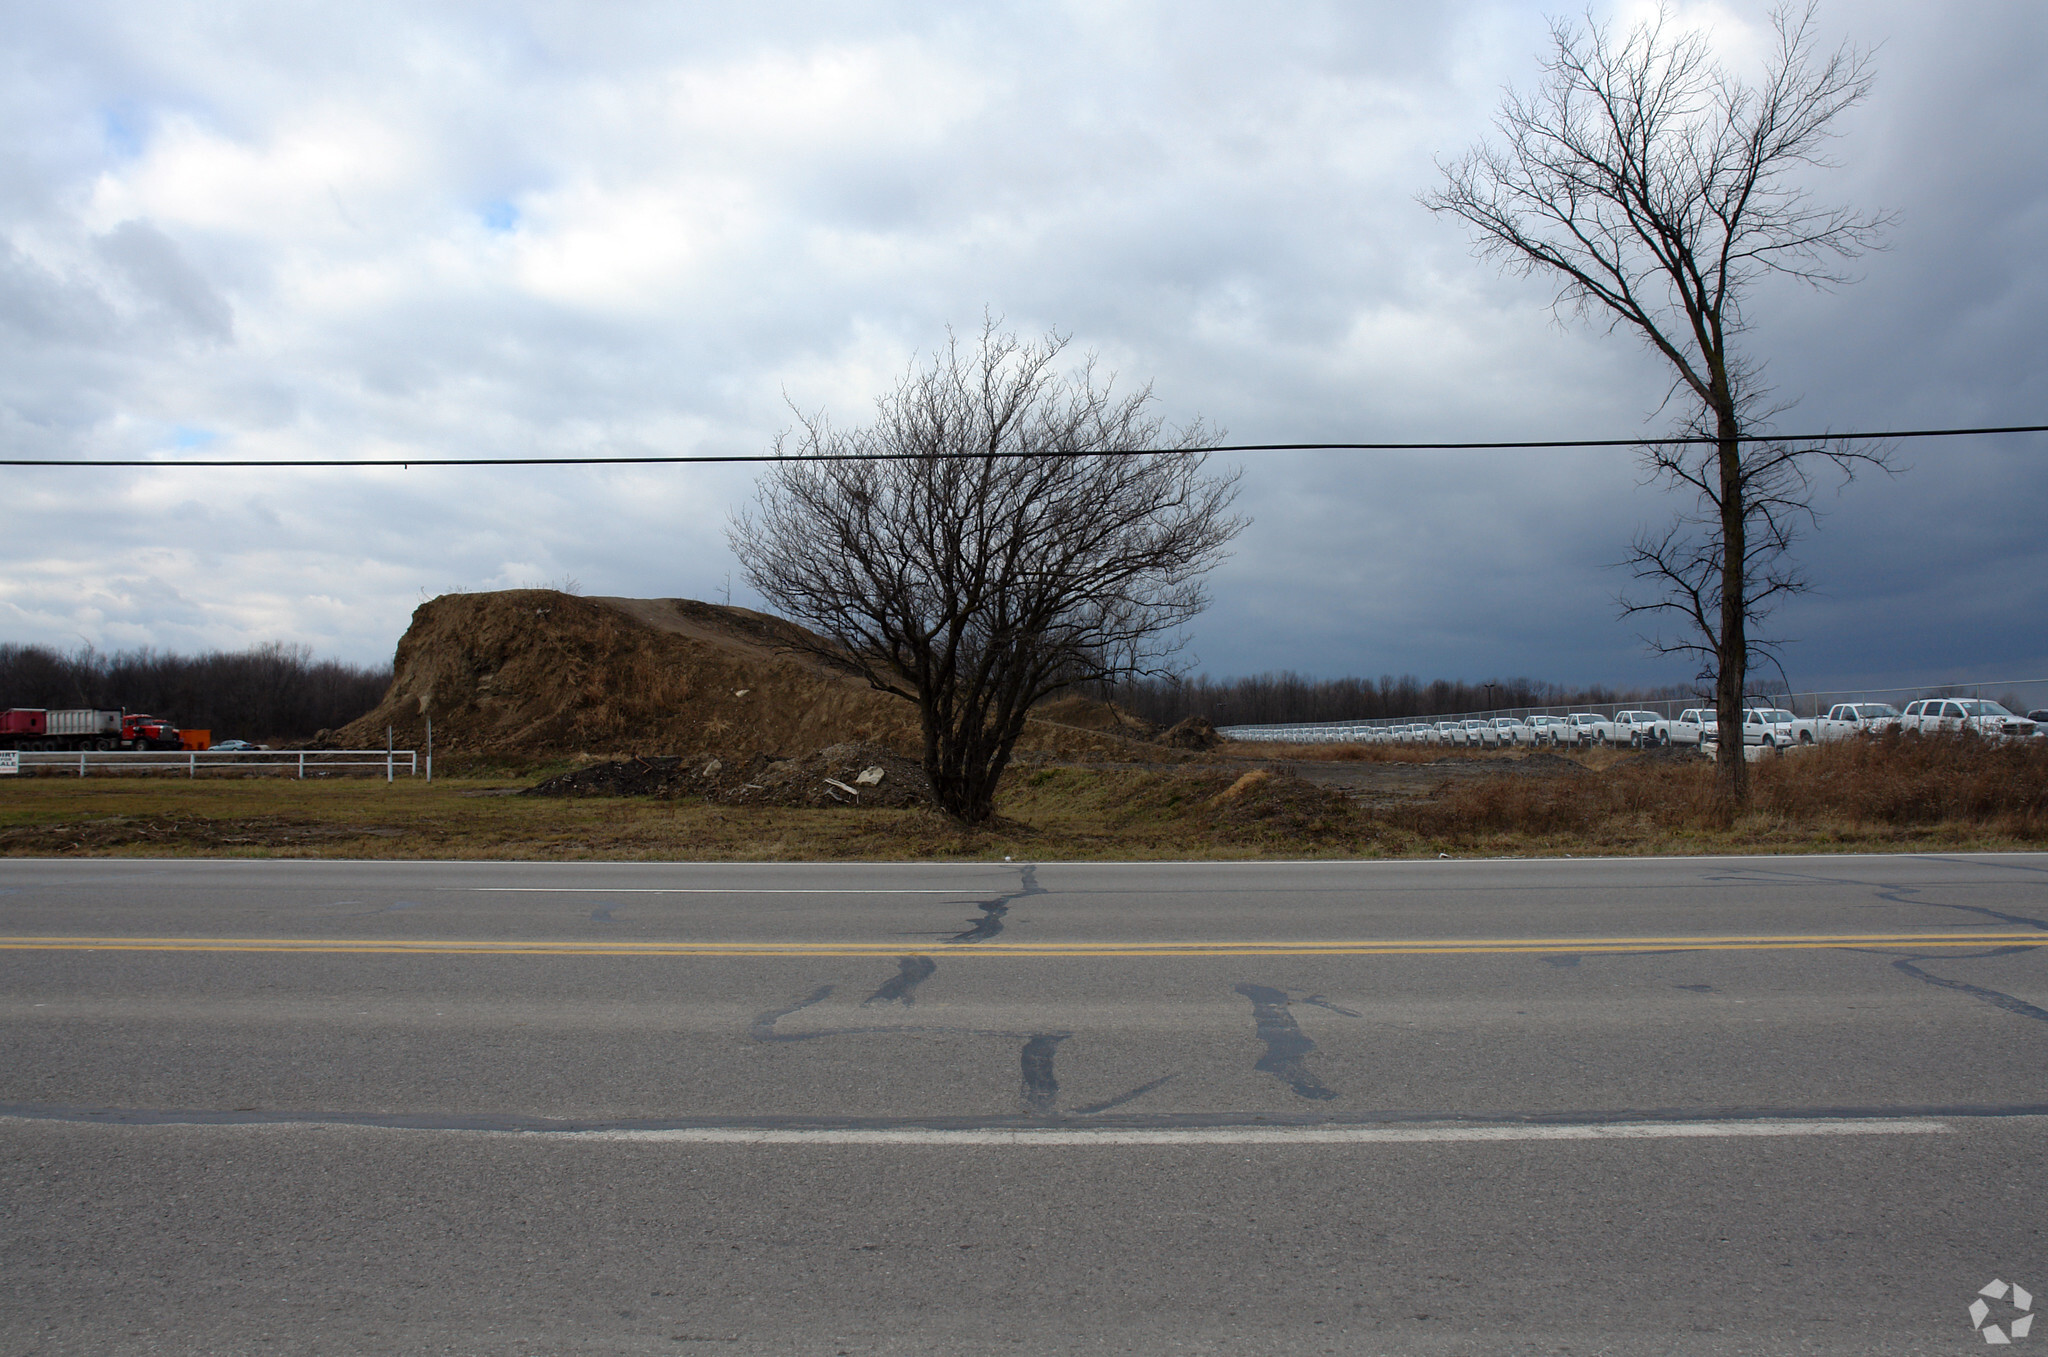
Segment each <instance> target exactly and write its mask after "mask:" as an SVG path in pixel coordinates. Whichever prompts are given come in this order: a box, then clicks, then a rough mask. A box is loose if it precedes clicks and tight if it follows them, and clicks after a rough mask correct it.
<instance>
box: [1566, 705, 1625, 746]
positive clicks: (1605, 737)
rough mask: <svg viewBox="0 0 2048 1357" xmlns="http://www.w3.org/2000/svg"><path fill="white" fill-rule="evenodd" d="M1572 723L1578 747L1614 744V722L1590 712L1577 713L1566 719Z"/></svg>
mask: <svg viewBox="0 0 2048 1357" xmlns="http://www.w3.org/2000/svg"><path fill="white" fill-rule="evenodd" d="M1564 719H1565V720H1566V721H1567V722H1569V723H1570V725H1571V728H1572V734H1573V737H1574V738H1573V740H1572V743H1573V744H1576V745H1591V744H1613V743H1614V722H1612V721H1610V720H1608V719H1607V718H1606V717H1604V716H1600V715H1598V714H1596V713H1594V712H1589V711H1575V712H1573V713H1571V714H1570V715H1569V716H1566V717H1565V718H1564Z"/></svg>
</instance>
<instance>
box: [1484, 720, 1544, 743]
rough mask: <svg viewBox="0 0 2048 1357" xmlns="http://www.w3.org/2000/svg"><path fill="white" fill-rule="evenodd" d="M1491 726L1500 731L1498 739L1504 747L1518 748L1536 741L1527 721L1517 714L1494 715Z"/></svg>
mask: <svg viewBox="0 0 2048 1357" xmlns="http://www.w3.org/2000/svg"><path fill="white" fill-rule="evenodd" d="M1493 728H1494V729H1495V730H1497V731H1499V732H1500V734H1499V736H1498V739H1499V742H1500V745H1501V747H1502V748H1504V749H1507V748H1516V749H1519V748H1522V747H1524V746H1526V745H1532V744H1535V743H1536V732H1535V731H1533V730H1531V729H1529V723H1528V722H1527V721H1524V720H1522V719H1521V718H1520V717H1519V716H1496V717H1494V718H1493Z"/></svg>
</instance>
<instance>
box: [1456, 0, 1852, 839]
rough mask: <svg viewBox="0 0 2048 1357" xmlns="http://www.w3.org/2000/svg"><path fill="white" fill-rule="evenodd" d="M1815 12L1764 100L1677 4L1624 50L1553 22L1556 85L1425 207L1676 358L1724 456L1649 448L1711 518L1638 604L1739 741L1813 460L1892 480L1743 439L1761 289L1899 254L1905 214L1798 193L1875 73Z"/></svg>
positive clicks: (1772, 74) (1672, 539) (1730, 780)
mask: <svg viewBox="0 0 2048 1357" xmlns="http://www.w3.org/2000/svg"><path fill="white" fill-rule="evenodd" d="M1814 13H1815V8H1814V4H1813V3H1812V0H1808V2H1807V3H1806V4H1804V5H1803V6H1802V7H1800V8H1796V9H1795V8H1791V7H1789V6H1788V7H1783V8H1780V9H1777V10H1775V11H1773V13H1772V16H1771V21H1772V24H1773V27H1774V30H1775V33H1776V38H1777V42H1776V46H1775V48H1774V51H1773V53H1772V55H1771V57H1770V59H1769V60H1768V62H1767V63H1766V68H1765V71H1764V73H1763V77H1762V79H1761V80H1760V81H1759V82H1758V83H1756V84H1754V85H1750V84H1747V83H1745V82H1744V81H1742V80H1740V79H1738V78H1736V77H1735V76H1733V75H1731V74H1729V73H1728V72H1727V71H1725V70H1723V69H1722V68H1720V67H1719V66H1718V65H1717V64H1716V63H1715V61H1714V59H1713V54H1712V51H1711V48H1710V47H1709V44H1708V41H1707V39H1706V37H1705V36H1704V35H1703V34H1701V33H1699V32H1691V33H1686V32H1682V31H1678V30H1677V27H1676V25H1675V24H1674V23H1673V22H1672V16H1671V11H1670V9H1669V8H1668V6H1667V7H1664V8H1660V9H1659V11H1658V13H1657V14H1656V16H1655V17H1653V18H1652V19H1650V20H1649V21H1647V22H1645V23H1642V24H1639V25H1637V26H1636V27H1634V28H1632V29H1630V30H1629V31H1628V32H1627V33H1626V34H1622V35H1619V36H1617V35H1616V33H1615V32H1614V30H1613V29H1612V28H1611V27H1609V26H1608V25H1605V24H1601V23H1598V22H1596V21H1594V20H1593V19H1592V18H1590V16H1589V17H1588V18H1587V20H1586V21H1585V23H1584V24H1583V25H1573V24H1570V23H1566V22H1557V23H1554V24H1553V25H1552V27H1551V51H1550V54H1549V56H1548V57H1547V59H1546V60H1545V61H1544V66H1543V70H1544V78H1543V81H1542V83H1541V84H1540V85H1539V86H1538V88H1537V89H1536V90H1535V92H1534V93H1530V94H1517V93H1510V94H1509V95H1508V96H1507V97H1506V98H1505V99H1503V101H1502V103H1501V107H1500V112H1499V113H1498V115H1497V116H1496V118H1495V130H1496V131H1497V132H1498V133H1499V138H1500V139H1499V142H1498V143H1497V144H1492V145H1488V144H1482V145H1480V146H1478V147H1475V148H1474V149H1473V150H1472V151H1470V152H1468V153H1467V154H1466V155H1465V156H1464V157H1463V158H1461V159H1459V160H1457V161H1454V162H1451V163H1448V164H1444V163H1440V164H1439V166H1438V168H1439V169H1440V170H1441V171H1442V174H1443V184H1442V186H1441V187H1440V188H1438V189H1437V190H1436V191H1435V192H1433V193H1429V194H1425V195H1424V196H1423V198H1422V202H1423V205H1424V206H1426V207H1428V208H1429V209H1430V210H1431V211H1433V212H1436V213H1438V214H1440V215H1447V216H1451V217H1455V218H1457V219H1459V220H1461V221H1463V222H1465V223H1466V224H1467V225H1468V226H1469V227H1470V228H1471V229H1472V232H1473V236H1474V240H1475V243H1476V247H1477V249H1478V251H1479V253H1480V254H1481V255H1482V256H1483V257H1485V258H1490V259H1493V260H1496V261H1498V262H1499V263H1500V264H1501V266H1502V267H1503V268H1504V269H1507V270H1509V271H1511V272H1516V273H1520V274H1524V275H1540V276H1544V277H1548V278H1551V279H1553V280H1554V281H1555V282H1556V283H1557V292H1556V293H1555V295H1554V297H1553V300H1552V306H1553V308H1554V309H1556V310H1558V311H1560V312H1569V313H1571V314H1574V315H1578V316H1581V317H1595V316H1605V317H1606V318H1607V321H1608V323H1609V325H1610V327H1616V326H1618V327H1622V328H1626V329H1630V330H1633V331H1634V332H1635V333H1636V334H1637V336H1638V337H1639V338H1641V340H1642V341H1643V342H1644V343H1645V344H1647V345H1648V346H1649V347H1650V348H1651V349H1652V350H1654V351H1655V352H1657V353H1658V354H1660V355H1662V356H1663V358H1664V359H1665V361H1666V362H1667V363H1668V364H1669V365H1670V368H1671V372H1672V378H1673V380H1672V386H1671V388H1670V391H1669V392H1668V393H1667V395H1666V401H1667V402H1668V401H1669V399H1670V397H1671V396H1672V395H1676V394H1678V393H1680V392H1683V393H1684V394H1685V395H1687V396H1688V397H1690V400H1689V402H1688V404H1689V406H1690V413H1689V416H1688V418H1687V420H1686V427H1687V430H1688V432H1692V433H1696V434H1701V435H1704V436H1706V437H1707V438H1710V439H1712V440H1714V441H1713V442H1712V443H1709V444H1706V445H1692V446H1684V447H1657V448H1647V449H1646V450H1645V452H1644V457H1643V461H1644V466H1645V469H1646V470H1647V471H1648V472H1649V474H1650V475H1651V477H1652V478H1653V479H1656V480H1659V481H1662V482H1663V483H1665V484H1667V485H1669V486H1670V487H1672V488H1673V489H1676V490H1678V491H1680V492H1681V493H1682V494H1684V495H1685V496H1686V497H1688V498H1689V499H1690V500H1691V504H1690V505H1689V506H1687V507H1686V508H1684V509H1681V510H1680V512H1679V513H1678V515H1677V517H1676V519H1675V520H1674V522H1673V524H1672V526H1671V528H1670V529H1669V531H1667V532H1666V533H1664V534H1662V535H1654V534H1647V533H1645V534H1639V535H1638V536H1637V537H1636V539H1635V541H1634V543H1633V544H1632V547H1631V550H1630V555H1629V561H1628V563H1629V565H1630V566H1631V568H1632V570H1633V571H1634V575H1635V578H1636V579H1637V580H1638V581H1641V582H1643V583H1645V584H1647V585H1649V586H1651V588H1652V590H1653V593H1652V595H1651V596H1649V597H1648V598H1647V599H1639V600H1635V601H1631V600H1630V599H1628V598H1627V597H1624V598H1623V599H1622V600H1621V601H1620V604H1621V609H1622V613H1623V615H1624V616H1628V617H1642V618H1647V619H1654V620H1659V621H1664V622H1669V623H1676V624H1677V625H1678V626H1679V628H1680V631H1679V634H1678V637H1677V639H1671V638H1669V637H1667V636H1665V635H1663V634H1662V633H1653V634H1652V635H1649V636H1646V637H1645V638H1644V640H1645V642H1646V644H1648V645H1649V646H1650V648H1651V649H1652V650H1653V651H1655V652H1657V653H1659V654H1679V655H1688V656H1693V657H1695V658H1699V659H1700V660H1702V662H1703V666H1704V667H1703V669H1702V676H1703V677H1709V678H1711V679H1712V680H1713V681H1714V685H1715V694H1716V703H1717V706H1718V707H1719V710H1720V716H1721V720H1722V721H1724V722H1728V723H1729V725H1728V727H1727V728H1733V727H1734V725H1735V724H1736V723H1737V722H1738V721H1739V718H1740V713H1739V706H1740V703H1741V701H1742V698H1743V695H1744V682H1745V678H1746V676H1747V673H1748V670H1749V668H1750V666H1751V664H1752V663H1753V662H1757V661H1773V657H1774V651H1773V647H1774V645H1775V644H1777V643H1775V642H1773V641H1770V640H1767V639H1761V638H1756V637H1752V635H1751V631H1750V629H1751V626H1752V625H1753V624H1760V623H1761V622H1762V621H1763V619H1764V618H1765V617H1767V616H1768V614H1769V612H1770V610H1771V607H1772V605H1773V604H1774V603H1775V602H1776V601H1777V600H1778V599H1780V598H1782V597H1784V596H1786V595H1788V594H1792V593H1796V592H1798V591H1799V590H1801V589H1803V588H1804V587H1805V584H1806V581H1805V578H1804V576H1803V575H1802V574H1801V573H1800V572H1799V571H1798V570H1797V569H1796V568H1795V567H1794V566H1793V565H1792V564H1791V561H1790V557H1789V553H1790V551H1791V548H1792V546H1793V544H1794V543H1795V542H1796V541H1797V540H1798V538H1799V535H1800V533H1801V532H1802V531H1804V530H1810V529H1811V528H1812V527H1813V526H1814V525H1815V524H1816V523H1817V521H1818V519H1817V515H1816V514H1815V512H1814V510H1813V507H1812V500H1811V492H1812V489H1813V479H1812V469H1813V466H1814V464H1815V463H1816V462H1823V463H1825V464H1827V465H1830V466H1832V467H1833V468H1834V469H1835V470H1836V471H1837V472H1839V473H1840V474H1841V475H1842V476H1843V477H1845V478H1846V477H1849V476H1851V475H1853V474H1854V473H1855V472H1856V471H1858V470H1861V469H1864V468H1867V467H1876V468H1879V469H1882V470H1887V471H1889V470H1891V469H1892V463H1891V461H1890V458H1889V451H1888V450H1886V449H1876V448H1850V449H1836V448H1828V449H1812V448H1794V447H1790V446H1787V445H1782V444H1745V443H1744V442H1743V441H1742V440H1743V438H1744V437H1745V436H1749V435H1753V434H1754V433H1756V432H1758V431H1763V430H1767V429H1768V428H1769V420H1770V418H1771V417H1772V415H1774V414H1776V413H1778V412H1779V410H1780V409H1781V408H1782V407H1769V406H1767V405H1766V403H1765V402H1766V396H1767V388H1766V387H1765V386H1764V384H1763V381H1762V369H1761V366H1760V365H1758V364H1756V363H1754V362H1753V361H1751V360H1749V359H1747V358H1745V357H1744V356H1743V355H1741V354H1740V353H1739V352H1737V351H1736V349H1735V348H1734V343H1733V341H1734V340H1735V339H1736V338H1737V337H1738V336H1740V335H1741V334H1742V333H1743V330H1744V328H1745V319H1746V318H1745V316H1744V314H1743V302H1744V300H1745V297H1746V295H1747V292H1748V290H1749V288H1750V287H1751V285H1753V284H1754V283H1755V282H1757V281H1758V280H1759V279H1761V278H1764V277H1766V276H1770V275H1777V276H1783V277H1790V278H1796V279H1798V280H1800V281H1802V282H1805V283H1807V284H1810V285H1811V286H1814V287H1833V286H1838V285H1841V284H1843V283H1846V282H1848V281H1849V275H1848V274H1847V273H1846V272H1845V271H1844V269H1843V267H1842V265H1843V264H1845V263H1846V262H1847V261H1849V260H1852V259H1855V258H1857V257H1858V256H1859V255H1861V254H1862V253H1863V252H1864V251H1866V250H1870V249H1875V248H1880V243H1881V238H1882V236H1883V233H1884V230H1885V228H1886V227H1888V226H1889V225H1890V223H1891V220H1892V219H1891V217H1890V216H1889V215H1888V214H1885V213H1865V212H1856V211H1852V210H1849V209H1846V208H1837V207H1826V206H1821V205H1818V204H1816V203H1815V202H1814V201H1813V199H1812V198H1811V196H1810V195H1809V194H1808V192H1807V191H1806V190H1805V189H1804V188H1803V187H1802V186H1801V184H1800V183H1799V181H1798V176H1799V174H1800V172H1802V171H1804V170H1810V169H1820V168H1827V167H1828V166H1829V165H1830V161H1829V160H1828V159H1827V146H1828V143H1829V141H1830V140H1832V138H1833V137H1834V136H1835V125H1836V123H1837V120H1838V119H1839V118H1840V117H1841V115H1842V114H1843V113H1844V112H1846V111H1847V110H1848V109H1850V108H1852V107H1853V106H1855V105H1856V104H1857V103H1859V102H1861V101H1862V100H1863V99H1864V98H1866V97H1867V96H1868V95H1869V93H1870V89H1871V85H1872V80H1873V76H1872V72H1871V65H1870V58H1869V55H1868V54H1867V53H1866V52H1863V51H1861V50H1859V49H1857V48H1854V47H1850V46H1846V45H1845V46H1843V47H1840V48H1838V49H1836V50H1835V51H1833V52H1832V53H1825V54H1824V53H1822V52H1820V51H1819V50H1817V48H1816V46H1815V38H1814V30H1815V24H1814ZM1741 755H1742V751H1741V749H1740V747H1739V743H1738V744H1737V745H1736V746H1735V747H1730V746H1729V745H1727V744H1725V743H1724V746H1723V749H1722V755H1721V765H1720V779H1719V782H1720V788H1721V791H1722V794H1723V796H1724V797H1725V798H1726V799H1727V800H1728V802H1729V803H1730V804H1741V803H1742V802H1744V801H1746V799H1747V796H1748V773H1747V771H1746V769H1745V765H1744V763H1743V760H1742V757H1741Z"/></svg>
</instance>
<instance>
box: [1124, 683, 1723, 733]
mask: <svg viewBox="0 0 2048 1357" xmlns="http://www.w3.org/2000/svg"><path fill="white" fill-rule="evenodd" d="M1691 692H1692V690H1691V689H1690V688H1684V687H1673V688H1652V689H1614V688H1607V687H1603V686H1599V685H1595V686H1593V687H1590V688H1566V687H1563V686H1562V685H1560V684H1556V683H1540V682H1538V681H1537V680H1535V679H1530V678H1510V679H1496V680H1495V681H1494V682H1493V683H1492V684H1491V685H1488V684H1485V683H1467V682H1464V681H1463V680H1458V681H1452V680H1450V679H1436V680H1434V681H1432V682H1429V683H1424V682H1423V681H1422V680H1421V679H1419V678H1416V677H1415V676H1414V675H1413V674H1404V675H1402V676H1401V677H1399V678H1395V677H1394V676H1393V675H1392V674H1387V675H1384V676H1382V677H1381V678H1380V679H1379V680H1378V681H1377V682H1375V681H1374V680H1372V679H1367V678H1340V679H1312V678H1307V677H1305V676H1303V675H1301V674H1296V673H1293V672H1291V671H1282V672H1280V673H1277V674H1259V675H1256V676H1254V677H1251V678H1234V679H1212V678H1209V677H1208V676H1207V675H1201V676H1198V677H1195V678H1191V679H1183V680H1180V681H1173V680H1168V679H1141V680H1138V681H1135V682H1128V683H1120V684H1118V685H1116V687H1115V688H1114V689H1113V690H1107V689H1099V688H1098V689H1091V690H1090V691H1089V695H1090V696H1093V697H1107V698H1110V699H1111V700H1113V701H1114V702H1116V703H1117V705H1119V706H1121V707H1123V708H1124V709H1125V710H1126V711H1129V712H1131V713H1132V714H1133V715H1136V716H1142V717H1144V718H1145V719H1146V720H1147V721H1150V722H1152V723H1153V724H1155V725H1160V726H1170V725H1173V724H1174V723H1175V722H1177V721H1180V720H1182V719H1184V718H1186V717H1189V716H1206V717H1208V718H1209V719H1210V720H1211V721H1213V722H1215V723H1216V724H1217V725H1219V726H1238V725H1247V726H1250V725H1276V724H1281V723H1288V722H1297V721H1298V722H1304V723H1307V722H1316V721H1371V720H1379V719H1392V720H1398V719H1402V718H1420V717H1424V716H1445V715H1450V714H1452V713H1456V712H1478V711H1506V710H1511V709H1514V708H1520V707H1564V706H1579V705H1590V704H1592V703H1613V702H1651V701H1655V700H1657V699H1659V698H1669V697H1684V696H1687V695H1689V694H1690V693H1691Z"/></svg>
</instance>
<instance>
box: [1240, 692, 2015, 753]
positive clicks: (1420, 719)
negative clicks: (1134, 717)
mask: <svg viewBox="0 0 2048 1357" xmlns="http://www.w3.org/2000/svg"><path fill="white" fill-rule="evenodd" d="M1923 697H1975V698H1983V699H1986V700H1988V701H1992V702H1997V703H2000V704H2001V705H2003V706H2004V707H2005V708H2006V710H2008V711H2011V712H2014V713H2016V714H2017V715H2020V716H2024V715H2026V714H2027V713H2028V712H2030V711H2040V710H2043V709H2044V708H2048V678H2035V679H1996V680H1987V681H1984V682H1967V683H1941V684H1932V685H1927V684H1923V685H1921V686H1919V687H1912V688H1843V689H1814V690H1811V691H1808V692H1794V693H1786V692H1776V693H1773V692H1758V693H1755V694H1754V695H1752V696H1751V697H1750V699H1749V703H1750V705H1752V706H1758V707H1782V708H1785V709H1786V710H1788V711H1790V712H1791V713H1792V714H1793V715H1794V716H1797V717H1802V718H1805V717H1815V716H1824V715H1826V714H1827V711H1828V708H1830V707H1832V706H1834V705H1836V704H1837V703H1841V702H1883V703H1887V704H1889V705H1891V706H1894V707H1903V706H1905V705H1906V704H1907V703H1908V702H1912V701H1914V700H1916V699H1918V698H1923ZM1713 705H1714V700H1713V698H1711V697H1676V698H1660V699H1658V700H1655V701H1650V702H1591V703H1586V704H1583V705H1580V706H1569V707H1496V708H1494V709H1493V710H1491V711H1466V712H1437V713H1435V714H1433V715H1430V716H1387V717H1379V718H1376V719H1373V720H1370V721H1327V722H1318V723H1315V724H1292V725H1260V726H1218V727H1217V728H1216V733H1217V734H1218V735H1221V736H1222V737H1223V738H1224V739H1226V740H1240V741H1245V742H1248V743H1262V744H1353V743H1357V742H1359V741H1364V740H1370V739H1372V738H1373V734H1372V732H1374V731H1376V730H1385V729H1388V728H1391V727H1396V726H1412V725H1418V724H1419V725H1434V724H1435V723H1436V722H1438V721H1464V720H1469V719H1471V718H1473V717H1478V718H1479V719H1481V720H1490V719H1492V718H1493V717H1496V716H1510V717H1517V718H1519V719H1521V720H1525V721H1526V720H1527V719H1528V718H1530V717H1531V716H1568V715H1570V714H1571V713H1573V712H1592V713H1593V714H1594V715H1596V716H1600V717H1604V718H1608V719H1612V718H1613V716H1614V715H1615V713H1617V712H1624V711H1653V712H1655V713H1657V715H1659V716H1660V717H1663V718H1665V719H1667V720H1668V719H1670V718H1672V717H1675V716H1677V715H1678V714H1679V713H1680V712H1682V711H1684V710H1686V709H1687V708H1689V707H1712V706H1713Z"/></svg>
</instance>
